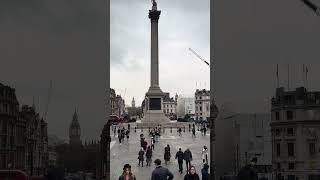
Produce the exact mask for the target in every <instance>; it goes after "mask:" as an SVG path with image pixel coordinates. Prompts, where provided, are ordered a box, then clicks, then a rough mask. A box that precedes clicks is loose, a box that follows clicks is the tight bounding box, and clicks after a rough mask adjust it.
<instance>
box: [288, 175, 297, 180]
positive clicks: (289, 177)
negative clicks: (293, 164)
mask: <svg viewBox="0 0 320 180" xmlns="http://www.w3.org/2000/svg"><path fill="white" fill-rule="evenodd" d="M288 180H296V176H295V175H288Z"/></svg>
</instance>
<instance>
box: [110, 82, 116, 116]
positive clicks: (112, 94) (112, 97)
mask: <svg viewBox="0 0 320 180" xmlns="http://www.w3.org/2000/svg"><path fill="white" fill-rule="evenodd" d="M110 106H111V109H110V110H111V113H110V114H116V112H117V109H116V106H117V103H116V92H115V90H114V89H112V88H110Z"/></svg>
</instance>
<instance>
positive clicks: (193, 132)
mask: <svg viewBox="0 0 320 180" xmlns="http://www.w3.org/2000/svg"><path fill="white" fill-rule="evenodd" d="M192 137H196V129H195V128H192Z"/></svg>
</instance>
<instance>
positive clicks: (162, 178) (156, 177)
mask: <svg viewBox="0 0 320 180" xmlns="http://www.w3.org/2000/svg"><path fill="white" fill-rule="evenodd" d="M154 163H155V165H156V168H155V169H154V170H153V171H152V175H151V180H172V179H173V177H174V176H173V174H172V172H170V170H169V169H167V168H165V167H162V166H161V160H160V159H156V160H155V161H154Z"/></svg>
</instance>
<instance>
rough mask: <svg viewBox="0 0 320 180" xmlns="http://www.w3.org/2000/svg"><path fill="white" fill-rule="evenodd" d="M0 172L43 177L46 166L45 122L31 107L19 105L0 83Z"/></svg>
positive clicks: (13, 92)
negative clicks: (15, 171)
mask: <svg viewBox="0 0 320 180" xmlns="http://www.w3.org/2000/svg"><path fill="white" fill-rule="evenodd" d="M0 132H1V133H0V169H6V168H14V169H20V170H23V171H25V172H26V173H27V174H28V175H40V174H43V173H44V171H45V169H46V167H47V165H48V152H47V145H48V136H47V123H46V122H45V121H44V120H43V119H42V118H41V117H40V116H39V113H36V111H35V106H34V105H33V106H32V107H30V106H28V105H23V106H22V109H21V111H19V103H18V100H17V98H16V94H15V89H14V88H11V87H9V86H4V85H3V84H1V83H0Z"/></svg>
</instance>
